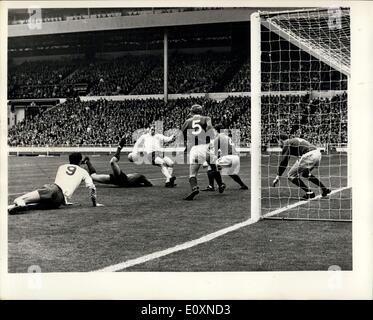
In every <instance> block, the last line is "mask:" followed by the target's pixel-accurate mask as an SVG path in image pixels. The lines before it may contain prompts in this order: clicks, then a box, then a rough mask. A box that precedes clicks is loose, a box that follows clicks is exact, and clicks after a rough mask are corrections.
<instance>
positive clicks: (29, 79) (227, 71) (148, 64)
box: [8, 51, 347, 99]
mask: <svg viewBox="0 0 373 320" xmlns="http://www.w3.org/2000/svg"><path fill="white" fill-rule="evenodd" d="M237 66H238V67H237ZM262 69H263V70H262V71H263V72H262V89H263V90H264V91H300V90H345V89H346V87H347V80H346V78H345V77H344V76H343V75H341V74H340V73H338V72H336V71H331V70H330V67H328V66H326V65H325V64H322V63H321V62H316V61H313V60H312V61H302V63H292V64H289V63H286V62H282V63H281V64H279V63H271V64H270V65H268V64H266V63H263V68H262ZM79 85H80V86H81V85H84V88H85V89H84V91H82V90H80V91H79V95H81V96H84V95H90V96H109V95H134V94H136V95H137V94H139V95H140V94H161V93H163V91H164V90H163V85H164V81H163V58H162V56H161V55H126V56H123V57H117V58H110V59H96V60H92V61H90V62H85V61H82V60H77V59H71V60H66V59H65V60H63V61H33V62H24V63H22V64H21V65H17V66H11V67H10V68H9V76H8V98H9V99H15V98H21V99H25V98H64V97H75V96H77V95H78V93H77V92H78V89H77V86H79ZM168 86H169V87H168V92H169V93H171V94H173V93H195V92H199V93H201V92H202V93H205V92H222V91H223V92H249V91H250V66H249V63H248V62H247V61H245V60H244V59H242V57H241V58H239V57H237V56H235V55H233V54H230V53H224V52H212V51H208V52H204V53H195V54H185V53H180V52H174V53H173V54H171V55H170V58H169V68H168Z"/></svg>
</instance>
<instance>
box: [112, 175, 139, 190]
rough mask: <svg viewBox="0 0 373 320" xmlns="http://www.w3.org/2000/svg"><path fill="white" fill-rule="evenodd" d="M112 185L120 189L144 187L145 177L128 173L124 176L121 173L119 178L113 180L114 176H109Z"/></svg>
mask: <svg viewBox="0 0 373 320" xmlns="http://www.w3.org/2000/svg"><path fill="white" fill-rule="evenodd" d="M110 180H111V183H112V184H115V185H116V186H118V187H122V188H135V187H142V186H144V180H146V179H145V177H144V176H143V175H142V174H140V173H130V174H128V175H126V174H125V173H124V172H123V171H121V173H120V176H119V177H117V178H115V177H114V175H112V174H111V175H110Z"/></svg>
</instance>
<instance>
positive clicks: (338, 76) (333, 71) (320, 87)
mask: <svg viewBox="0 0 373 320" xmlns="http://www.w3.org/2000/svg"><path fill="white" fill-rule="evenodd" d="M250 21H251V22H250V25H251V30H250V37H251V38H250V44H251V49H250V59H251V90H250V91H251V219H252V220H254V221H258V220H259V219H261V218H265V217H279V218H281V219H302V220H303V219H305V220H335V221H351V220H352V213H351V190H350V189H349V187H350V185H351V170H350V167H351V161H350V159H351V147H350V140H351V139H350V134H351V130H350V124H349V121H348V118H349V117H348V115H349V114H350V113H351V110H350V109H351V103H350V101H349V99H348V88H349V85H348V84H349V82H350V11H349V8H313V9H300V10H287V11H278V12H255V13H253V14H252V15H251V17H250ZM280 133H285V134H287V135H289V136H290V137H294V138H295V137H298V138H304V139H306V140H307V141H310V142H311V143H312V144H315V145H316V146H317V147H318V148H319V149H320V150H321V151H322V152H323V153H322V160H321V164H320V166H319V167H318V168H317V169H314V170H313V171H312V172H313V173H314V175H315V176H317V177H320V180H321V181H322V182H323V181H324V184H325V185H327V186H328V187H330V188H331V189H332V193H331V195H330V196H329V197H327V198H322V197H321V195H320V191H318V190H317V189H318V187H317V186H315V185H312V183H310V182H309V181H308V179H307V178H302V179H303V180H305V183H306V184H307V185H309V187H310V188H312V190H315V193H316V194H317V196H316V198H315V199H312V200H311V201H302V200H301V195H302V192H303V191H302V190H300V188H298V187H296V186H295V185H294V184H292V183H291V182H290V181H288V179H286V174H287V171H285V173H284V174H283V176H282V178H281V180H280V185H279V187H277V188H274V187H272V186H271V184H272V180H273V179H274V178H275V176H276V172H277V168H278V165H279V162H280V158H281V153H280V151H281V149H280V148H279V147H278V146H276V145H275V140H276V139H275V137H276V135H277V137H278V135H279V134H280ZM293 163H294V162H293V160H292V159H291V160H290V161H289V165H288V167H289V168H290V167H291V166H292V165H293ZM287 170H289V169H287Z"/></svg>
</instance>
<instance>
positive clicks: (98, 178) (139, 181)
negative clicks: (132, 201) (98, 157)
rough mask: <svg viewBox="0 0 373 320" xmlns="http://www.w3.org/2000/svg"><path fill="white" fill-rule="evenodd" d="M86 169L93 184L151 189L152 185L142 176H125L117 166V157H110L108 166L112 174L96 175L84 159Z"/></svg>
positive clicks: (87, 160) (89, 162) (134, 174)
mask: <svg viewBox="0 0 373 320" xmlns="http://www.w3.org/2000/svg"><path fill="white" fill-rule="evenodd" d="M83 163H85V164H86V165H87V167H88V172H89V174H90V176H91V177H92V179H93V181H94V182H98V183H102V184H113V185H116V186H118V187H123V188H135V187H151V186H152V183H151V182H150V181H149V180H148V179H146V178H145V176H144V175H142V174H139V173H130V174H125V173H124V172H123V171H122V170H121V169H120V167H119V165H118V159H117V157H112V158H111V160H110V166H111V169H112V171H113V173H112V174H98V173H97V172H96V169H95V168H94V166H93V164H92V162H91V160H90V159H89V158H88V157H85V158H84V160H83Z"/></svg>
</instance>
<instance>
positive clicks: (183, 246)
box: [91, 187, 350, 272]
mask: <svg viewBox="0 0 373 320" xmlns="http://www.w3.org/2000/svg"><path fill="white" fill-rule="evenodd" d="M349 188H350V187H344V188H340V189H337V190H333V191H332V192H331V193H330V194H329V195H332V194H335V193H337V192H341V191H343V190H346V189H349ZM320 198H321V195H318V196H316V197H315V198H313V199H310V200H308V201H312V200H317V199H320ZM308 201H298V202H296V203H293V204H291V205H288V206H286V207H284V208H280V209H277V210H274V211H271V212H269V213H267V214H265V215H264V216H263V218H265V217H270V216H273V215H276V214H279V213H281V212H283V211H286V210H289V209H292V208H295V207H298V206H301V205H303V204H306V203H307V202H308ZM256 222H257V221H255V220H252V219H248V220H246V221H243V222H240V223H236V224H234V225H232V226H230V227H227V228H224V229H221V230H218V231H215V232H213V233H210V234H207V235H205V236H203V237H201V238H198V239H195V240H191V241H187V242H184V243H182V244H179V245H176V246H174V247H171V248H168V249H165V250H161V251H157V252H154V253H151V254H148V255H145V256H141V257H139V258H136V259H131V260H127V261H124V262H120V263H118V264H113V265H111V266H108V267H105V268H102V269H98V270H94V271H91V272H116V271H121V270H124V269H127V268H130V267H133V266H136V265H139V264H143V263H145V262H148V261H151V260H154V259H158V258H161V257H164V256H167V255H169V254H172V253H175V252H178V251H182V250H186V249H189V248H192V247H195V246H197V245H200V244H202V243H205V242H208V241H211V240H213V239H215V238H218V237H220V236H222V235H225V234H227V233H229V232H232V231H236V230H238V229H241V228H243V227H246V226H248V225H251V224H254V223H256Z"/></svg>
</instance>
